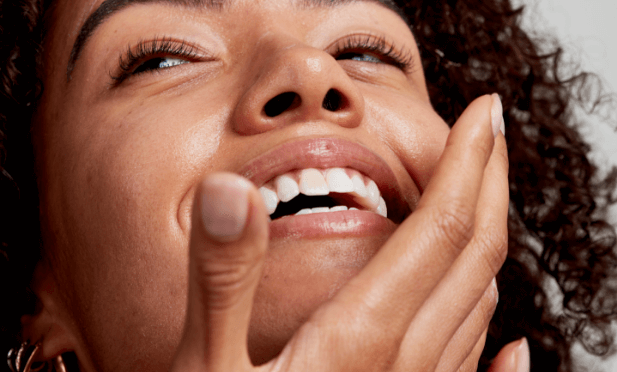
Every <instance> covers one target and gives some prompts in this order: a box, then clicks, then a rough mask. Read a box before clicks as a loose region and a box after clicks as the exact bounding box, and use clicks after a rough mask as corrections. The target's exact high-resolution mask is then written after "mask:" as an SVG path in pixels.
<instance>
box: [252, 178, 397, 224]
mask: <svg viewBox="0 0 617 372" xmlns="http://www.w3.org/2000/svg"><path fill="white" fill-rule="evenodd" d="M259 192H260V193H261V195H262V197H263V199H264V202H265V204H266V208H267V210H268V213H269V214H270V218H271V219H272V220H276V219H278V218H282V217H285V216H301V215H305V214H315V213H330V212H341V211H347V210H352V211H353V210H366V211H370V212H373V213H377V214H379V215H380V216H383V217H386V218H387V216H388V210H387V206H386V202H385V200H384V198H383V197H382V196H381V192H380V191H379V188H378V187H377V184H376V183H375V181H373V180H372V179H370V178H369V177H367V176H364V175H362V174H361V173H360V172H358V171H356V170H354V169H349V168H347V169H345V168H338V167H336V168H329V169H321V170H320V169H315V168H308V169H302V170H297V171H292V172H287V173H285V174H282V175H279V176H277V177H276V178H274V179H273V180H271V181H270V182H268V183H266V184H265V185H264V186H261V187H260V188H259Z"/></svg>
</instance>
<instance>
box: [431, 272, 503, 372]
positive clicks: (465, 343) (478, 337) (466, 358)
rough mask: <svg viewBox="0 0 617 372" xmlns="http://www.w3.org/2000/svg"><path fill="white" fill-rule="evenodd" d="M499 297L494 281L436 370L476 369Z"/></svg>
mask: <svg viewBox="0 0 617 372" xmlns="http://www.w3.org/2000/svg"><path fill="white" fill-rule="evenodd" d="M498 297H499V295H498V292H497V284H496V283H495V282H494V281H493V282H491V284H490V285H489V286H488V288H487V289H486V291H485V292H484V295H483V296H482V298H481V299H480V302H478V304H477V305H476V307H475V308H474V309H473V311H472V312H471V314H469V316H468V317H467V319H465V321H464V322H463V324H462V325H461V326H460V327H459V328H458V329H457V330H456V333H455V334H454V336H453V337H452V338H451V339H450V342H448V345H447V346H446V348H445V350H444V352H443V354H442V357H441V358H440V359H439V364H438V365H437V368H436V371H438V372H449V371H457V370H458V371H471V370H473V371H475V368H476V367H477V366H478V361H479V360H480V355H481V354H482V350H483V349H484V342H485V340H486V331H487V329H488V325H489V323H490V321H491V318H492V317H493V313H494V312H495V306H497V299H498ZM472 366H473V369H471V367H472Z"/></svg>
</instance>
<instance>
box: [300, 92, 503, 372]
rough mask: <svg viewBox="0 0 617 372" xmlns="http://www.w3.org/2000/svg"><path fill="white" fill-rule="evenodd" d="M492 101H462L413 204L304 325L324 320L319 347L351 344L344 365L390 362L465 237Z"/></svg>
mask: <svg viewBox="0 0 617 372" xmlns="http://www.w3.org/2000/svg"><path fill="white" fill-rule="evenodd" d="M492 102H493V100H492V98H491V97H490V96H485V97H481V98H479V99H478V100H476V101H474V102H473V103H472V104H471V105H470V106H469V107H468V108H467V110H466V111H465V112H464V113H463V115H462V116H461V118H460V119H459V120H458V121H457V123H456V125H455V126H454V128H453V130H452V132H451V133H450V136H449V138H448V142H447V145H446V148H445V150H444V153H443V155H442V158H441V160H440V162H439V164H438V166H437V170H436V171H435V175H434V176H433V179H432V180H431V183H430V185H429V186H428V187H427V189H426V191H425V194H424V195H423V197H422V201H421V202H420V206H419V207H418V209H417V210H416V211H415V212H414V213H413V214H412V215H411V216H410V217H409V218H408V219H407V220H406V221H404V222H403V224H402V225H401V226H400V227H399V228H398V229H397V231H396V232H395V234H394V235H393V236H392V237H391V238H390V239H389V240H388V242H387V243H386V244H385V245H384V246H383V247H382V249H381V250H380V251H379V252H378V253H377V255H376V256H375V257H374V258H373V260H371V262H369V264H368V265H367V267H366V268H365V269H364V270H362V272H360V273H359V274H358V275H357V276H356V277H354V278H353V279H352V280H351V281H350V282H349V283H348V285H346V286H345V287H344V288H343V289H342V290H341V291H340V292H339V293H338V294H337V296H335V297H334V298H333V300H332V301H330V302H329V303H328V304H327V305H326V306H325V307H324V308H323V310H318V311H317V312H316V313H315V314H314V316H313V317H312V318H311V319H310V320H309V322H308V323H307V325H306V327H309V328H310V327H317V328H319V327H320V326H326V325H327V327H328V330H327V332H324V333H323V338H325V339H326V340H325V341H324V342H322V343H321V348H322V350H321V352H324V353H327V352H328V349H329V348H330V346H331V343H332V342H339V343H343V344H344V345H350V347H349V348H348V350H349V354H350V355H342V354H341V353H339V355H340V357H341V358H343V359H344V362H345V363H349V362H350V361H351V362H352V363H353V365H348V366H349V367H350V368H349V369H350V370H353V369H354V368H353V367H354V366H356V367H357V368H358V369H362V368H365V367H366V365H367V364H366V363H375V362H377V363H386V364H387V363H391V362H392V358H393V355H391V354H390V351H392V350H394V351H396V350H397V347H396V346H397V345H399V344H400V342H401V341H402V339H403V336H404V335H405V332H406V330H407V328H408V327H409V323H410V322H411V319H412V318H413V316H414V315H415V314H416V312H417V311H418V309H419V308H420V306H421V305H422V303H423V302H424V300H425V299H426V298H427V297H428V295H429V294H430V293H431V291H432V290H433V289H434V288H435V286H436V285H437V283H438V282H439V280H440V279H441V278H442V277H443V276H444V275H445V273H446V272H447V271H448V269H449V268H450V266H451V265H452V262H453V261H454V260H455V259H456V257H457V256H458V255H459V253H460V251H461V250H462V249H463V248H464V247H465V245H466V244H467V242H468V241H469V239H471V236H472V232H473V223H474V215H475V208H476V201H477V199H478V194H479V192H480V186H481V184H482V178H483V174H484V168H485V166H486V164H487V162H488V159H489V157H490V154H491V152H492V148H493V143H494V136H493V131H492V126H491V105H492ZM487 284H488V283H487ZM487 284H485V287H486V285H487ZM478 298H479V296H478ZM476 302H477V300H476ZM469 311H471V309H470V310H469ZM469 311H468V312H469ZM457 328H458V327H457ZM352 345H353V347H352ZM341 362H343V361H341Z"/></svg>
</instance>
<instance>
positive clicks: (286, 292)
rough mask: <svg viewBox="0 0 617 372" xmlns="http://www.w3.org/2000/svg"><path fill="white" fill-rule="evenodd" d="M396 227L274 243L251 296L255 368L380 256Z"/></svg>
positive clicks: (250, 339)
mask: <svg viewBox="0 0 617 372" xmlns="http://www.w3.org/2000/svg"><path fill="white" fill-rule="evenodd" d="M395 228H396V226H395V225H394V224H391V226H390V228H388V229H384V230H382V231H381V232H380V233H379V234H371V235H366V234H365V235H364V236H353V237H337V238H332V237H327V238H323V239H319V238H312V239H303V240H297V239H293V238H287V239H274V240H272V241H271V249H270V251H269V253H268V256H267V258H266V263H265V266H264V272H263V276H262V279H261V282H260V285H259V287H258V288H257V293H256V295H255V300H254V305H253V312H252V317H251V327H250V330H249V337H248V348H249V354H250V357H251V361H252V362H253V364H255V365H260V364H263V363H266V362H268V361H269V360H271V359H272V358H274V357H276V356H277V355H278V354H279V353H280V352H281V351H282V349H283V348H284V347H285V345H286V344H287V342H288V341H289V340H290V339H291V337H292V336H293V334H294V333H295V332H296V331H297V330H298V328H300V326H302V324H304V323H305V322H306V321H307V320H308V319H309V318H310V316H311V314H313V312H314V311H315V310H316V309H317V307H319V306H320V305H322V304H323V303H324V302H326V301H328V300H329V299H331V298H332V297H333V296H334V295H335V294H336V293H337V292H338V290H339V289H340V288H341V287H342V286H343V285H345V283H347V282H348V281H349V280H350V279H351V278H352V277H353V276H354V275H356V274H357V273H359V272H360V270H362V268H363V267H364V266H365V265H366V264H367V263H368V262H369V261H370V259H371V258H372V257H373V256H374V255H375V254H376V253H377V252H378V251H379V249H380V247H381V246H382V245H383V244H384V243H385V241H386V240H387V239H388V237H389V236H390V235H391V234H392V233H393V232H394V229H395Z"/></svg>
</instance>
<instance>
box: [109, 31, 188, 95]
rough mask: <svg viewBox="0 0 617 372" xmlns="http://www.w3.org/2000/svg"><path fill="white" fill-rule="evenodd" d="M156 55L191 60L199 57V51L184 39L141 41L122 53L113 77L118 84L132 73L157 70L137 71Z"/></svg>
mask: <svg viewBox="0 0 617 372" xmlns="http://www.w3.org/2000/svg"><path fill="white" fill-rule="evenodd" d="M156 57H158V58H164V57H174V58H178V59H185V60H189V61H190V60H196V59H198V58H199V52H198V50H197V48H196V47H194V46H192V45H190V44H188V43H187V42H186V41H184V40H180V41H178V40H173V39H171V38H162V39H156V40H150V41H140V42H139V43H138V44H137V45H136V46H135V47H134V48H133V47H131V46H128V47H127V48H126V51H125V52H124V53H123V54H121V55H120V58H119V62H118V72H117V73H116V74H115V75H112V76H111V78H112V79H113V80H114V81H115V82H116V84H120V83H122V82H123V81H124V80H126V79H127V78H129V77H130V76H132V75H139V74H142V73H145V72H154V71H157V70H147V71H142V72H137V73H135V70H136V69H137V68H139V67H140V66H142V65H143V64H144V63H146V62H148V61H149V60H152V59H153V58H156Z"/></svg>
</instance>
